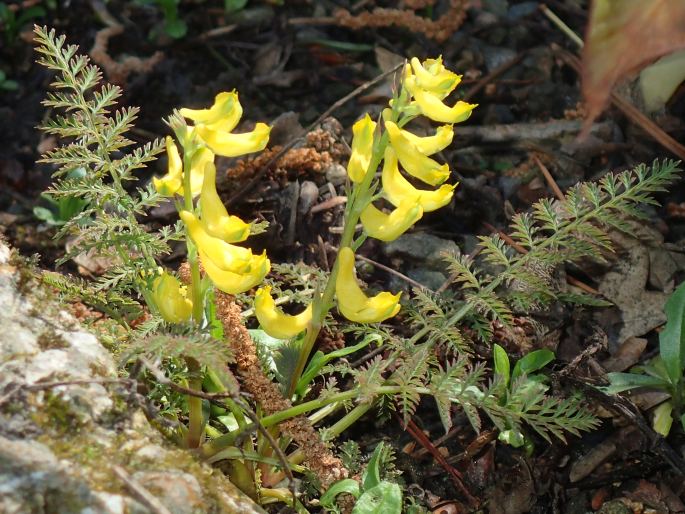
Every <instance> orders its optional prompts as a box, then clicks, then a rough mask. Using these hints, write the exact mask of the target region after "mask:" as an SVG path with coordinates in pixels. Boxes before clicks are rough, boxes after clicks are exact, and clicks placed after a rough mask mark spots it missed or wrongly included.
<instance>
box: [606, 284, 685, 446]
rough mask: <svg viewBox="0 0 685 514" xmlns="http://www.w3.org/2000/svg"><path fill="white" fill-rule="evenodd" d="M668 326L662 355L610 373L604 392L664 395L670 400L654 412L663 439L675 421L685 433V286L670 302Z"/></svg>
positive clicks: (662, 334) (662, 339) (661, 345)
mask: <svg viewBox="0 0 685 514" xmlns="http://www.w3.org/2000/svg"><path fill="white" fill-rule="evenodd" d="M665 310H666V319H667V321H666V325H665V326H664V329H663V330H662V331H661V332H660V333H659V355H657V356H656V357H654V358H653V359H651V360H650V361H649V362H648V363H646V364H644V365H642V366H635V367H634V368H633V369H632V370H631V372H630V373H608V374H607V378H608V379H609V382H610V385H609V386H608V387H606V388H605V389H604V390H605V391H606V392H607V393H609V394H617V393H621V392H623V391H629V390H631V389H637V388H648V389H656V390H659V391H664V392H666V393H668V394H669V395H670V399H668V400H667V401H665V402H663V403H661V404H660V405H659V406H657V407H656V409H654V413H653V415H654V417H653V421H652V426H653V427H654V430H655V431H656V432H658V433H660V434H662V435H663V436H667V435H668V434H669V432H670V431H671V425H672V424H673V418H674V417H675V418H676V419H678V420H680V424H681V426H682V427H683V429H685V413H683V398H685V381H684V380H683V374H684V373H685V330H684V328H685V327H684V326H683V325H684V322H685V283H683V284H681V285H680V286H679V287H678V288H677V289H676V290H675V291H674V292H673V294H672V295H671V297H670V298H669V299H668V301H667V302H666V309H665Z"/></svg>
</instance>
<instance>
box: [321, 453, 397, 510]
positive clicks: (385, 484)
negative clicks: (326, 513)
mask: <svg viewBox="0 0 685 514" xmlns="http://www.w3.org/2000/svg"><path fill="white" fill-rule="evenodd" d="M388 450H389V449H388V447H386V446H385V443H383V442H382V441H381V442H380V443H378V446H376V449H375V450H374V451H373V454H372V455H371V459H369V463H368V465H367V466H366V469H365V470H364V472H363V473H362V479H361V483H360V482H357V481H356V480H353V479H351V478H346V479H344V480H340V481H339V482H336V483H335V484H333V485H332V486H331V487H330V488H329V489H328V490H327V491H326V492H325V493H324V494H323V496H321V498H320V500H319V502H320V503H321V506H322V507H324V508H325V509H327V510H330V511H332V512H340V510H339V509H338V507H337V505H336V503H335V499H336V498H337V497H338V496H339V495H340V494H349V495H351V496H353V497H354V499H355V500H356V502H355V505H354V508H353V509H352V514H375V513H388V514H390V513H399V512H402V489H400V486H399V485H398V484H396V483H394V482H391V481H389V480H386V479H383V478H382V470H383V468H384V464H385V461H386V460H387V458H388Z"/></svg>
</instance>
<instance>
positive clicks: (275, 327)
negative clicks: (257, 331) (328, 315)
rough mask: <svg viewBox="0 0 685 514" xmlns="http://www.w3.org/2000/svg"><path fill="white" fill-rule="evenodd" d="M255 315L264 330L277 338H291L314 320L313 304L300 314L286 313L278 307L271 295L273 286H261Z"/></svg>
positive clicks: (256, 296)
mask: <svg viewBox="0 0 685 514" xmlns="http://www.w3.org/2000/svg"><path fill="white" fill-rule="evenodd" d="M254 309H255V315H256V316H257V319H258V320H259V324H260V325H261V326H262V328H263V329H264V332H266V333H267V334H269V335H270V336H271V337H275V338H277V339H290V338H291V337H295V336H296V335H297V334H299V333H300V332H302V331H303V330H304V329H305V328H307V325H309V322H310V321H311V320H312V304H309V305H308V306H307V308H306V309H305V310H304V311H302V312H301V313H300V314H297V315H295V316H292V315H290V314H285V313H284V312H283V311H282V310H281V309H279V308H278V307H276V302H275V301H274V299H273V298H272V297H271V287H270V286H264V287H261V288H260V289H259V290H258V291H257V294H256V295H255V298H254Z"/></svg>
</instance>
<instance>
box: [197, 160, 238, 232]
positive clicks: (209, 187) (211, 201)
mask: <svg viewBox="0 0 685 514" xmlns="http://www.w3.org/2000/svg"><path fill="white" fill-rule="evenodd" d="M200 208H201V209H202V219H201V223H202V226H203V227H204V229H205V231H206V232H207V233H208V234H209V235H210V236H213V237H218V238H219V239H223V240H224V241H226V242H227V243H239V242H240V241H245V239H247V237H248V236H249V235H250V225H249V224H248V223H245V222H244V221H243V220H241V219H240V218H239V217H238V216H229V215H228V211H226V207H225V206H224V203H223V202H222V201H221V198H219V194H218V193H217V192H216V167H215V166H214V163H213V162H208V163H207V164H206V166H205V173H204V183H203V184H202V191H201V192H200Z"/></svg>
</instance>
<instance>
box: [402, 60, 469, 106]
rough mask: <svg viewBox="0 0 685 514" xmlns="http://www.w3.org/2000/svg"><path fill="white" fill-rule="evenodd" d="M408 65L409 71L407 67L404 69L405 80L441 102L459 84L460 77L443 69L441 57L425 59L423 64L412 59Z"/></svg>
mask: <svg viewBox="0 0 685 514" xmlns="http://www.w3.org/2000/svg"><path fill="white" fill-rule="evenodd" d="M410 63H411V69H409V66H407V67H406V68H405V80H406V81H409V82H410V83H412V85H416V86H417V87H419V88H421V89H423V90H425V91H428V92H429V93H432V94H434V95H435V96H437V97H439V98H440V99H441V100H442V99H443V98H445V97H446V96H447V95H449V94H450V93H451V92H452V91H453V90H454V88H455V87H457V85H459V82H461V76H460V75H457V74H456V73H453V72H451V71H449V70H448V69H446V68H445V66H444V65H443V64H442V57H438V58H437V59H426V60H425V61H423V63H421V62H420V61H419V60H418V59H417V58H416V57H413V58H412V59H411V61H410ZM412 70H413V72H414V73H413V74H412Z"/></svg>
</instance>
